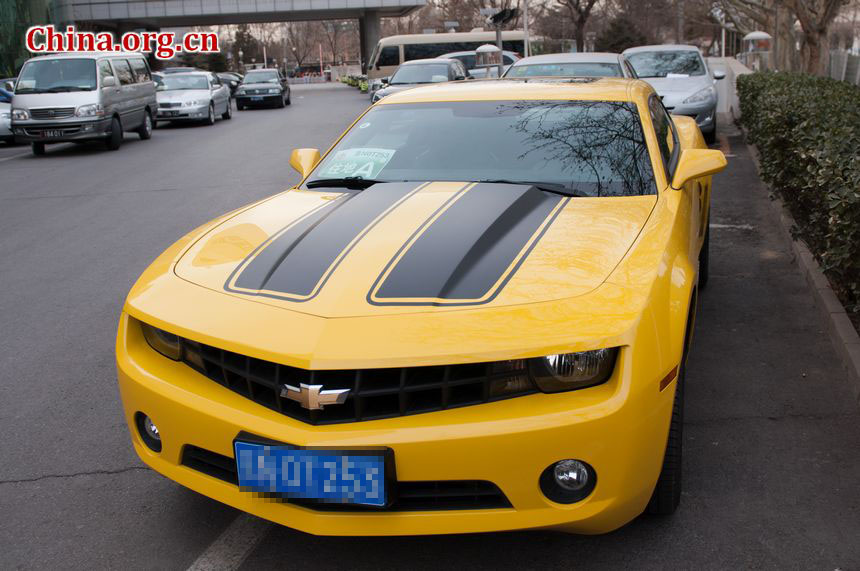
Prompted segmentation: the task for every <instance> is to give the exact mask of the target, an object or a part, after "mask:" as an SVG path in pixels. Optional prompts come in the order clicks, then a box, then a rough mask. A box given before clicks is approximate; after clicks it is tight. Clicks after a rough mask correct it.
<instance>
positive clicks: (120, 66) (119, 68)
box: [113, 59, 134, 85]
mask: <svg viewBox="0 0 860 571" xmlns="http://www.w3.org/2000/svg"><path fill="white" fill-rule="evenodd" d="M113 68H114V70H115V71H116V76H117V77H118V78H119V84H120V85H131V84H132V83H134V76H133V75H132V73H131V68H130V67H129V66H128V62H127V61H126V60H124V59H115V60H113Z"/></svg>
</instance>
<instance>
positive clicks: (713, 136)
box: [703, 111, 717, 145]
mask: <svg viewBox="0 0 860 571" xmlns="http://www.w3.org/2000/svg"><path fill="white" fill-rule="evenodd" d="M703 135H704V136H705V142H706V143H707V144H709V145H713V144H714V143H716V142H717V112H716V111H714V128H713V129H711V130H710V131H708V132H707V133H703Z"/></svg>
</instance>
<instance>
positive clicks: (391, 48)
mask: <svg viewBox="0 0 860 571" xmlns="http://www.w3.org/2000/svg"><path fill="white" fill-rule="evenodd" d="M524 39H525V34H524V33H523V31H522V30H510V31H503V32H502V49H504V50H505V51H510V52H516V53H517V54H518V55H520V56H521V55H522V53H523V41H524ZM495 43H496V32H449V33H444V34H405V35H400V36H389V37H387V38H382V39H381V40H379V43H377V44H376V47H375V48H373V53H372V54H371V55H370V60H369V64H368V66H367V77H368V79H376V78H379V77H387V76H389V75H391V74H392V73H394V70H395V69H397V66H398V65H400V64H401V63H403V62H405V61H410V60H413V59H425V58H436V57H439V56H441V55H443V54H447V53H451V52H463V51H472V50H475V49H477V47H478V46H482V45H484V44H495Z"/></svg>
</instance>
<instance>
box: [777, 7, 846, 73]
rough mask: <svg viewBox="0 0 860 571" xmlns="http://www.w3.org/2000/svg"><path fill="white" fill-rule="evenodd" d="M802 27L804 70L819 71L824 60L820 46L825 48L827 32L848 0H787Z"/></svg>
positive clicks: (808, 71) (809, 71)
mask: <svg viewBox="0 0 860 571" xmlns="http://www.w3.org/2000/svg"><path fill="white" fill-rule="evenodd" d="M786 3H787V4H788V5H789V6H790V7H791V9H792V10H793V11H794V14H795V16H797V19H798V21H799V22H800V27H801V28H803V43H802V44H801V50H802V52H803V62H804V71H806V72H807V73H821V71H822V70H823V67H824V63H825V60H824V58H822V57H821V56H822V48H824V49H825V50H826V49H827V32H828V30H829V28H830V24H832V23H833V20H835V19H836V16H837V15H838V14H839V10H840V9H841V8H842V6H844V5H846V4H848V0H787V2H786Z"/></svg>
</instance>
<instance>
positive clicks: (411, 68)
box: [390, 63, 448, 85]
mask: <svg viewBox="0 0 860 571" xmlns="http://www.w3.org/2000/svg"><path fill="white" fill-rule="evenodd" d="M441 81H448V64H447V63H425V64H416V65H403V66H400V67H399V68H397V71H396V72H394V75H392V76H391V82H390V83H391V85H406V84H410V83H438V82H441Z"/></svg>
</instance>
